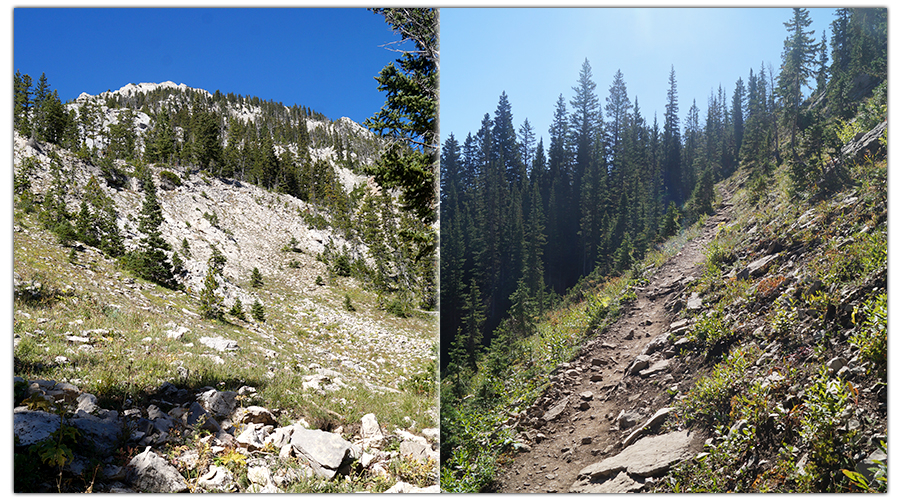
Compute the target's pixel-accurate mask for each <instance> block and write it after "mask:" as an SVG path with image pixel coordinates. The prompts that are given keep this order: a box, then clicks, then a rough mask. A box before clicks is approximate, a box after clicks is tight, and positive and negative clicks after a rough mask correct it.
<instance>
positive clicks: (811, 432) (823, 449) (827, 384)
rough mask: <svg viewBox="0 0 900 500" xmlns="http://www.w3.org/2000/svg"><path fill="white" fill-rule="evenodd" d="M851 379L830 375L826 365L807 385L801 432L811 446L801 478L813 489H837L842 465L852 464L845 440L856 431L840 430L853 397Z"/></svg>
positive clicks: (849, 438) (850, 437)
mask: <svg viewBox="0 0 900 500" xmlns="http://www.w3.org/2000/svg"><path fill="white" fill-rule="evenodd" d="M852 390H853V389H852V388H851V386H849V383H846V384H845V383H844V382H843V381H841V380H840V379H837V378H831V376H830V375H829V374H828V369H827V368H825V367H824V366H823V367H822V368H821V369H820V370H819V375H818V377H817V378H816V379H815V380H814V381H813V383H812V384H811V385H810V386H809V387H807V388H806V390H805V394H806V397H805V398H804V399H805V405H804V407H805V412H804V415H803V420H802V422H801V428H800V435H801V436H802V437H803V440H804V441H805V442H806V443H807V444H808V445H809V448H810V454H809V458H810V463H809V464H807V466H806V468H805V471H804V473H803V474H802V477H801V481H802V482H804V483H807V485H808V487H809V489H810V490H811V491H824V492H827V491H835V490H834V487H835V486H836V484H835V483H837V482H838V480H840V479H841V478H842V477H843V476H841V475H840V472H839V471H840V467H841V466H844V465H849V463H848V460H849V459H850V458H851V457H850V456H848V452H847V450H846V446H845V445H846V444H848V443H849V441H850V440H851V439H852V437H853V434H854V433H855V432H856V431H843V432H842V431H840V430H839V427H841V426H842V425H843V424H844V423H845V422H844V421H845V420H846V418H847V416H846V415H847V412H846V410H847V409H849V407H850V403H851V401H852V398H851V396H852Z"/></svg>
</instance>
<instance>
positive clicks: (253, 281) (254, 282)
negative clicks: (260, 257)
mask: <svg viewBox="0 0 900 500" xmlns="http://www.w3.org/2000/svg"><path fill="white" fill-rule="evenodd" d="M250 286H252V287H253V288H259V287H261V286H263V277H262V273H261V272H259V268H256V267H254V268H253V271H252V272H251V273H250Z"/></svg>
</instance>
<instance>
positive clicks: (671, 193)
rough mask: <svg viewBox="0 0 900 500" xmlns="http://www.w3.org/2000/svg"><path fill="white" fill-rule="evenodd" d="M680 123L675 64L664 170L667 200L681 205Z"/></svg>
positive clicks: (665, 125) (669, 95) (665, 128)
mask: <svg viewBox="0 0 900 500" xmlns="http://www.w3.org/2000/svg"><path fill="white" fill-rule="evenodd" d="M678 123H679V119H678V88H677V85H676V82H675V66H674V65H673V66H672V69H671V71H670V72H669V90H668V92H667V93H666V113H665V121H664V123H663V135H662V155H663V156H662V172H663V188H664V189H665V193H666V197H665V200H666V201H667V202H668V201H673V202H675V203H676V204H679V205H680V204H681V203H682V202H683V201H684V194H683V191H682V186H681V129H680V127H679V124H678Z"/></svg>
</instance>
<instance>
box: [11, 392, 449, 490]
mask: <svg viewBox="0 0 900 500" xmlns="http://www.w3.org/2000/svg"><path fill="white" fill-rule="evenodd" d="M15 382H16V384H17V386H18V387H28V388H29V389H28V390H29V391H30V394H31V396H30V397H29V399H28V400H27V401H29V402H31V404H32V405H34V406H39V407H40V409H29V408H28V407H26V406H20V407H17V408H16V409H15V410H14V412H13V420H14V426H13V427H14V429H13V430H14V433H15V437H16V447H17V450H18V451H23V452H24V451H26V450H27V449H28V448H29V447H31V446H34V445H38V444H40V443H43V442H46V441H48V440H51V439H54V437H55V436H56V434H55V433H57V432H58V430H59V429H60V427H61V426H65V427H70V428H74V429H77V431H78V432H77V436H78V445H77V446H74V447H73V452H74V456H73V457H72V459H71V460H70V461H68V464H67V470H68V471H70V472H71V473H83V472H84V470H85V468H84V464H87V463H89V462H91V461H92V460H99V462H100V463H101V464H103V466H102V467H100V468H98V469H97V471H98V473H97V475H96V477H95V483H94V487H93V491H95V492H103V491H110V492H112V491H116V492H148V493H178V492H187V491H190V492H230V491H244V490H243V489H242V488H241V487H240V486H239V484H238V482H237V478H236V476H235V473H234V471H232V470H229V469H228V468H227V467H223V466H220V465H215V460H214V458H215V456H216V455H217V454H219V453H225V452H226V451H227V450H232V451H231V452H229V453H238V454H239V455H240V456H242V457H243V458H242V459H241V460H243V461H246V462H247V469H246V475H247V479H248V480H249V482H250V485H249V487H247V489H246V491H247V492H254V493H267V492H268V493H275V492H281V491H284V489H285V488H289V487H290V485H291V484H293V483H295V482H297V481H299V480H301V479H309V478H319V479H321V480H334V479H336V478H338V477H343V476H345V475H347V474H350V473H353V472H354V471H355V472H356V473H362V472H365V473H369V474H372V475H385V476H389V475H390V473H389V472H388V471H389V470H390V469H391V465H390V464H391V462H393V461H396V460H408V461H413V462H415V461H418V462H426V463H428V464H429V465H430V466H432V467H433V468H434V472H435V474H434V482H435V484H434V485H433V486H430V487H426V488H420V487H417V486H414V485H411V484H409V483H405V482H402V481H399V482H397V484H396V485H395V486H394V487H393V488H392V490H393V491H395V492H410V493H425V492H436V491H437V486H436V481H437V462H438V457H439V452H438V449H437V448H438V446H439V442H438V439H439V433H438V432H437V430H436V429H423V430H422V432H421V434H422V435H418V434H414V433H411V432H409V431H407V430H404V429H396V430H395V431H394V432H393V433H391V434H386V433H385V432H384V431H383V430H382V426H381V425H380V424H379V423H378V420H377V418H376V416H375V415H374V414H371V413H370V414H366V415H365V416H364V417H363V418H362V420H361V422H360V426H359V432H358V434H356V435H354V436H349V437H348V436H344V435H342V434H340V431H338V432H327V431H324V430H321V429H310V428H308V427H309V426H308V424H307V423H306V422H305V421H303V420H300V421H296V422H293V423H291V424H289V425H284V426H282V425H279V424H278V420H277V418H276V417H275V414H274V413H273V412H272V411H271V410H269V409H266V408H263V407H261V406H248V407H239V406H238V405H237V397H238V396H239V394H247V393H253V392H255V391H254V390H253V389H252V388H249V387H244V388H241V390H240V391H219V390H216V389H213V388H205V389H203V390H201V391H200V392H197V393H194V394H190V393H188V392H187V391H184V390H180V389H177V388H176V387H175V386H174V385H172V384H170V383H165V384H163V385H162V386H161V387H160V388H159V389H158V391H157V394H158V395H160V396H163V395H165V397H166V398H168V399H170V400H173V401H177V400H179V399H184V400H185V401H184V402H183V403H181V404H174V406H173V407H172V408H171V409H170V410H169V411H163V409H162V408H161V407H160V406H158V405H156V404H151V405H149V406H148V407H146V408H133V409H130V410H127V411H125V412H124V414H123V415H120V414H119V413H117V412H115V411H111V410H106V409H103V408H101V407H99V406H98V405H97V399H96V397H94V396H93V395H91V394H87V393H82V392H80V391H79V389H78V388H77V387H76V386H74V385H72V384H66V383H57V382H55V381H46V380H34V381H26V380H23V379H21V378H17V379H16V381H15ZM42 401H45V402H46V404H43V403H41V402H42ZM37 403H40V404H37ZM166 403H168V405H170V406H172V405H173V403H171V402H170V401H167V402H166ZM166 403H161V404H166ZM60 412H61V413H60ZM60 414H62V415H63V416H62V417H60ZM201 431H202V432H201ZM204 434H206V437H201V436H203V435H204ZM175 436H181V438H177V439H182V440H183V439H184V438H185V437H188V436H195V438H196V439H199V440H200V442H202V443H203V444H204V446H206V447H207V448H205V449H201V450H193V449H188V450H187V451H185V452H183V453H180V454H178V455H177V456H175V457H174V458H167V457H171V453H164V452H163V450H166V449H169V450H171V449H172V448H171V446H172V445H174V444H175V441H174V440H175V439H176V437H175ZM123 437H124V439H125V441H126V446H127V447H139V448H142V449H143V451H141V452H140V453H138V454H137V455H135V456H133V457H132V458H131V459H130V460H129V461H128V463H127V464H124V465H125V466H124V468H123V467H120V466H116V465H115V462H116V459H115V455H116V453H117V452H118V451H120V450H121V449H122V447H121V446H122V440H123ZM389 443H397V444H398V445H399V446H398V448H395V451H386V450H384V449H383V448H384V447H385V446H386V445H387V444H389ZM209 454H212V456H210V455H209ZM201 455H205V456H206V458H204V459H201ZM286 459H290V460H291V462H292V463H296V464H298V465H297V466H296V467H294V468H285V467H284V465H283V464H284V463H285V462H284V461H285V460H286ZM251 461H252V463H251ZM182 471H185V472H186V474H183V473H182ZM189 478H193V479H189Z"/></svg>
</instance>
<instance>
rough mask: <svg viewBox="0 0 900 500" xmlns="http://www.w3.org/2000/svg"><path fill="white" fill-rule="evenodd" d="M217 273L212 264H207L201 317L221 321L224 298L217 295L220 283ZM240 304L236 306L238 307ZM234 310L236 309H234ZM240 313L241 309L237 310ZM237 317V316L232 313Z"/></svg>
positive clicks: (201, 296) (201, 294)
mask: <svg viewBox="0 0 900 500" xmlns="http://www.w3.org/2000/svg"><path fill="white" fill-rule="evenodd" d="M216 275H217V273H216V271H215V269H213V266H212V264H211V263H210V264H207V268H206V278H204V279H203V290H201V291H200V304H199V307H200V316H202V317H204V318H206V319H219V318H221V317H222V298H221V297H219V296H218V295H217V294H216V290H217V289H218V288H219V282H218V281H217V280H216ZM237 304H239V302H238V303H236V304H235V305H236V306H237ZM233 310H234V309H233ZM235 311H236V312H239V311H240V309H237V310H235ZM232 315H234V316H236V317H237V314H234V312H233V313H232Z"/></svg>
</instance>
